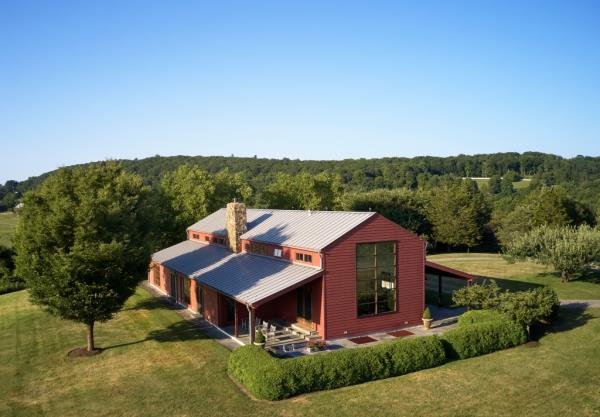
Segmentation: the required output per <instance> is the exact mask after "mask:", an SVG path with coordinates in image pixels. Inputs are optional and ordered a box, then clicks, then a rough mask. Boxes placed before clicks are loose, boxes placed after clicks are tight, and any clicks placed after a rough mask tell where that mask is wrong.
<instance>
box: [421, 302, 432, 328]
mask: <svg viewBox="0 0 600 417" xmlns="http://www.w3.org/2000/svg"><path fill="white" fill-rule="evenodd" d="M422 320H423V328H424V329H425V330H429V329H430V328H431V322H432V321H433V317H431V311H430V310H429V307H426V308H425V311H423V318H422Z"/></svg>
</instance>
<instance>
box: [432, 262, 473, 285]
mask: <svg viewBox="0 0 600 417" xmlns="http://www.w3.org/2000/svg"><path fill="white" fill-rule="evenodd" d="M425 272H426V273H431V274H438V275H444V276H447V277H452V278H458V279H464V280H466V281H469V282H472V281H473V280H474V279H475V276H474V275H471V274H467V273H466V272H463V271H459V270H458V269H454V268H450V267H449V266H444V265H440V264H437V263H435V262H431V261H427V260H426V261H425Z"/></svg>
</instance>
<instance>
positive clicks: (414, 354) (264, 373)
mask: <svg viewBox="0 0 600 417" xmlns="http://www.w3.org/2000/svg"><path fill="white" fill-rule="evenodd" d="M445 360H446V357H445V351H444V346H443V344H442V342H441V340H440V339H439V338H438V337H436V336H427V337H415V338H410V339H399V340H393V341H389V342H385V343H381V344H379V345H375V346H371V347H364V348H357V349H343V350H339V351H334V352H327V353H322V354H318V355H311V356H304V357H301V358H296V359H276V358H274V357H272V356H270V355H269V354H268V353H267V352H266V351H264V350H263V349H260V348H257V347H255V346H244V347H241V348H238V349H236V350H235V351H234V352H233V353H232V354H231V357H230V359H229V366H228V371H229V374H230V375H231V376H232V377H233V378H235V379H236V380H238V381H239V382H241V383H242V384H243V385H244V386H245V387H246V389H248V391H250V392H251V393H252V394H253V395H255V396H256V397H258V398H261V399H268V400H277V399H282V398H287V397H290V396H293V395H298V394H302V393H305V392H311V391H317V390H324V389H333V388H339V387H345V386H348V385H354V384H360V383H362V382H367V381H373V380H376V379H383V378H388V377H390V376H396V375H402V374H406V373H409V372H414V371H418V370H421V369H426V368H431V367H434V366H438V365H441V364H442V363H444V362H445Z"/></svg>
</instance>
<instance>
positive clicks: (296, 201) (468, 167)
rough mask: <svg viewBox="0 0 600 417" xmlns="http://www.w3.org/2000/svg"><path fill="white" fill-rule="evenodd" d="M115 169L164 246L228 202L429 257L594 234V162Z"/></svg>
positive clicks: (598, 171)
mask: <svg viewBox="0 0 600 417" xmlns="http://www.w3.org/2000/svg"><path fill="white" fill-rule="evenodd" d="M119 162H120V163H121V165H122V166H123V168H124V169H125V170H126V171H129V172H132V173H135V174H138V175H140V176H141V177H142V178H143V180H144V181H145V182H146V184H147V185H149V186H151V187H152V188H153V189H155V190H156V196H157V199H159V200H160V201H159V202H160V203H161V204H158V203H157V207H162V208H163V210H165V212H164V213H163V214H162V218H163V219H165V220H164V221H163V224H162V225H161V226H160V228H161V232H162V233H163V239H161V240H162V241H163V243H165V242H167V241H173V240H176V239H178V238H179V237H180V236H181V233H182V230H184V228H185V226H186V225H188V224H190V223H192V222H193V221H195V220H197V219H198V218H199V217H202V216H204V215H206V214H207V213H210V212H211V211H212V210H215V209H216V208H218V207H221V206H223V205H224V204H225V203H226V202H227V201H229V200H230V199H232V198H238V199H241V200H243V201H246V202H247V203H248V205H251V206H257V207H271V208H297V209H298V208H304V209H315V210H317V209H320V210H331V209H342V210H374V211H379V212H381V213H383V214H385V215H386V216H388V217H390V218H392V219H393V220H395V221H396V222H398V223H400V224H402V225H403V226H405V227H407V228H409V229H410V230H413V231H414V232H416V233H419V234H420V235H422V236H423V237H424V238H426V239H427V240H428V241H429V242H430V243H431V244H432V247H437V248H445V247H463V248H486V249H490V248H497V247H498V244H499V243H501V242H502V240H503V239H504V240H506V239H509V238H510V237H511V236H513V235H514V234H515V233H519V232H524V231H528V230H530V229H531V228H533V227H536V226H537V225H540V224H551V225H579V224H592V225H593V224H595V223H596V214H597V213H598V211H599V209H600V199H599V196H600V158H599V157H583V156H578V157H575V158H571V159H565V158H562V157H559V156H556V155H549V154H543V153H536V152H527V153H523V154H519V153H496V154H487V155H473V156H469V155H459V156H454V157H444V158H442V157H428V156H423V157H416V158H379V159H347V160H339V161H332V160H323V161H301V160H291V159H287V158H284V159H264V158H256V157H254V158H240V157H234V156H230V157H215V156H213V157H206V156H195V157H192V156H173V157H161V156H158V155H157V156H154V157H150V158H145V159H135V160H121V161H119ZM96 163H98V162H96ZM92 164H93V163H92ZM49 174H50V173H46V174H43V175H41V176H39V177H32V178H29V179H28V180H26V181H22V182H17V181H8V182H7V183H6V184H5V185H4V186H0V211H5V210H8V209H11V208H13V207H14V206H15V205H16V204H17V203H18V202H19V201H21V199H22V195H23V194H24V193H25V192H27V191H28V190H30V189H32V188H34V187H35V186H37V185H38V184H40V183H41V182H42V181H43V180H44V179H45V178H46V177H47V176H48V175H49ZM465 177H485V178H486V179H477V181H471V180H466V179H464V178H465ZM488 178H489V179H488ZM523 178H524V179H525V181H522V179H523Z"/></svg>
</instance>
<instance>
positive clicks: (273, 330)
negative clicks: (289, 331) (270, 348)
mask: <svg viewBox="0 0 600 417" xmlns="http://www.w3.org/2000/svg"><path fill="white" fill-rule="evenodd" d="M276 332H277V328H276V327H275V326H274V325H273V324H271V326H269V331H268V332H267V338H269V337H273V338H274V337H275V333H276Z"/></svg>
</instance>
